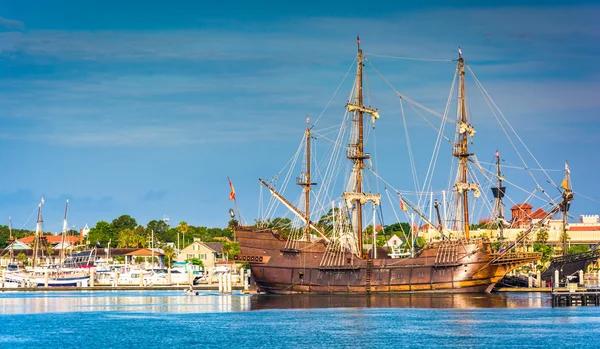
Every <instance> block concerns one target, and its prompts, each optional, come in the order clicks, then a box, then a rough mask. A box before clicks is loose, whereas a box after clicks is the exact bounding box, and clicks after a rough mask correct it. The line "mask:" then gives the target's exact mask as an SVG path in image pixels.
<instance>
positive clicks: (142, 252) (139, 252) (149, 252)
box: [125, 248, 163, 257]
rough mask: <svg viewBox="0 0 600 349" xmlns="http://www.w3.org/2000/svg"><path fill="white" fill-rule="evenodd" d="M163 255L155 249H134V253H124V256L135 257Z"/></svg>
mask: <svg viewBox="0 0 600 349" xmlns="http://www.w3.org/2000/svg"><path fill="white" fill-rule="evenodd" d="M162 255H163V253H162V252H160V251H157V250H156V249H154V251H153V249H151V248H138V249H135V251H131V252H129V253H126V254H125V256H135V257H152V256H162Z"/></svg>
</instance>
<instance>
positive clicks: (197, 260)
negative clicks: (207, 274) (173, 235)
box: [185, 258, 204, 267]
mask: <svg viewBox="0 0 600 349" xmlns="http://www.w3.org/2000/svg"><path fill="white" fill-rule="evenodd" d="M185 261H186V262H188V263H190V264H192V265H198V266H200V267H204V263H203V262H202V260H201V259H200V258H188V259H186V260H185Z"/></svg>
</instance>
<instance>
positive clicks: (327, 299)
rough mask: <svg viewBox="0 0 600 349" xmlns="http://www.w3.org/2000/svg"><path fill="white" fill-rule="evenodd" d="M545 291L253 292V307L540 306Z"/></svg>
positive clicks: (545, 302)
mask: <svg viewBox="0 0 600 349" xmlns="http://www.w3.org/2000/svg"><path fill="white" fill-rule="evenodd" d="M550 305H551V304H550V298H549V297H548V295H545V294H540V293H525V294H518V293H511V294H480V293H473V294H469V293H461V294H374V295H368V296H367V295H331V296H327V295H255V296H253V297H252V298H251V300H250V308H251V309H252V310H268V309H310V308H441V309H443V308H451V309H473V308H542V307H548V306H550Z"/></svg>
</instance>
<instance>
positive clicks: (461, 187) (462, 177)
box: [452, 47, 479, 239]
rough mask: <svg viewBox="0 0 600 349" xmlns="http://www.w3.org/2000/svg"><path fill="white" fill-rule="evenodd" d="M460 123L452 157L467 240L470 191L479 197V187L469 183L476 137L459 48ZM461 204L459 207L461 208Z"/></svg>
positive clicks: (463, 62) (457, 126)
mask: <svg viewBox="0 0 600 349" xmlns="http://www.w3.org/2000/svg"><path fill="white" fill-rule="evenodd" d="M458 70H459V83H458V112H457V114H458V123H457V125H456V128H457V131H458V132H457V134H456V139H455V142H454V149H453V151H452V155H453V156H454V157H456V158H457V159H458V175H457V180H456V183H455V184H454V187H455V188H456V192H457V195H458V201H459V202H460V204H462V216H463V217H462V220H463V231H464V234H465V239H469V237H470V236H469V197H468V192H469V190H473V191H474V192H475V197H478V196H479V187H478V185H477V184H474V183H469V181H468V178H467V173H468V168H467V162H468V161H469V156H471V155H472V154H471V153H469V149H468V146H469V137H473V136H474V135H475V129H474V128H473V127H472V126H471V125H469V124H468V123H467V102H466V98H465V60H464V58H463V57H462V50H461V49H460V47H459V48H458ZM460 204H459V207H460V206H461V205H460Z"/></svg>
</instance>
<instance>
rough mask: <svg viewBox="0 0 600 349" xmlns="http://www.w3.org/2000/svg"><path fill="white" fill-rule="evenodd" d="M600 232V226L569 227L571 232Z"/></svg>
mask: <svg viewBox="0 0 600 349" xmlns="http://www.w3.org/2000/svg"><path fill="white" fill-rule="evenodd" d="M598 230H600V225H588V226H574V227H573V226H571V227H569V231H598Z"/></svg>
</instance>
